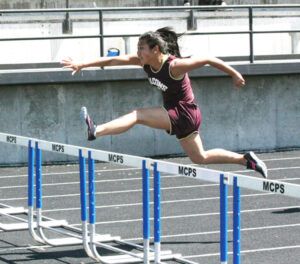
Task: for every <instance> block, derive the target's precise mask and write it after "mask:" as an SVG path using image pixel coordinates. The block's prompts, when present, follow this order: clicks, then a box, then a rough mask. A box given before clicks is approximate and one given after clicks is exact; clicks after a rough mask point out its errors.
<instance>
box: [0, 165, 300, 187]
mask: <svg viewBox="0 0 300 264" xmlns="http://www.w3.org/2000/svg"><path fill="white" fill-rule="evenodd" d="M294 169H300V167H286V168H273V169H268V170H269V171H275V170H294ZM246 171H249V172H250V171H251V170H241V171H229V172H231V173H235V172H236V173H241V172H246ZM252 172H253V171H252ZM182 177H183V176H181V175H163V176H162V179H168V178H182ZM150 178H152V177H150ZM0 179H1V176H0ZM299 179H300V178H282V179H276V180H277V181H292V180H299ZM122 181H124V182H125V181H141V177H137V178H121V179H105V180H98V181H97V180H96V181H95V183H108V182H114V183H115V182H122ZM78 184H79V181H73V182H62V183H59V182H56V183H44V184H43V187H50V186H55V187H57V186H59V185H78ZM217 185H218V184H210V186H217ZM27 186H28V185H27V184H25V185H15V186H1V187H0V189H12V188H27ZM205 186H206V187H207V186H208V185H205Z"/></svg>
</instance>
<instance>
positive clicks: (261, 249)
mask: <svg viewBox="0 0 300 264" xmlns="http://www.w3.org/2000/svg"><path fill="white" fill-rule="evenodd" d="M298 248H300V245H292V246H283V247H273V248H258V249H249V250H241V254H248V253H259V252H267V251H279V250H290V249H298ZM232 254H233V252H231V251H230V252H228V255H232ZM215 256H220V253H208V254H201V255H190V256H183V257H182V258H185V259H193V258H207V257H215Z"/></svg>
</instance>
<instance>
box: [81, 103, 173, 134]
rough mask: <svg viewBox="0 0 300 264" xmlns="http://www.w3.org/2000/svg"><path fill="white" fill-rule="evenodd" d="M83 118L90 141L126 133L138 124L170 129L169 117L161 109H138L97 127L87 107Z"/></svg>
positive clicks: (83, 112)
mask: <svg viewBox="0 0 300 264" xmlns="http://www.w3.org/2000/svg"><path fill="white" fill-rule="evenodd" d="M81 116H82V117H83V118H84V120H85V122H86V124H87V126H88V139H89V140H93V139H95V138H96V137H100V136H105V135H115V134H121V133H124V132H126V131H127V130H129V129H130V128H132V127H133V126H134V125H136V124H141V125H145V126H149V127H152V128H158V129H164V130H169V129H170V119H169V115H168V113H167V112H166V111H165V110H164V109H163V108H161V107H154V108H144V109H137V110H134V111H132V112H130V113H128V114H126V115H123V116H121V117H119V118H117V119H114V120H112V121H110V122H107V123H104V124H100V125H97V126H96V125H95V124H94V122H93V121H92V119H91V118H90V116H89V114H88V112H87V109H86V108H85V107H82V109H81Z"/></svg>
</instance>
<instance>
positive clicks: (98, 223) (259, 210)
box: [71, 205, 299, 227]
mask: <svg viewBox="0 0 300 264" xmlns="http://www.w3.org/2000/svg"><path fill="white" fill-rule="evenodd" d="M294 208H299V205H294V206H284V207H272V208H262V209H249V210H241V213H258V212H265V211H273V210H286V209H294ZM232 213H233V212H232V211H228V214H232ZM219 214H220V212H213V213H201V214H184V215H171V216H162V217H161V219H179V218H180V219H182V218H191V217H206V216H214V215H219ZM150 220H153V218H150ZM141 221H142V218H136V219H124V220H117V221H102V222H96V223H95V224H96V225H105V224H123V223H132V222H141ZM80 225H82V223H80V224H72V225H71V226H74V227H75V226H80Z"/></svg>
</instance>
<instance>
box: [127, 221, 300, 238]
mask: <svg viewBox="0 0 300 264" xmlns="http://www.w3.org/2000/svg"><path fill="white" fill-rule="evenodd" d="M299 226H300V224H288V225H274V226H258V227H251V228H242V229H241V231H242V232H250V231H251V232H252V231H260V230H271V229H283V228H294V227H299ZM228 232H229V233H232V232H233V230H232V229H228ZM218 234H220V230H214V231H206V232H196V233H182V234H176V235H162V236H161V238H176V237H192V236H206V235H218ZM152 238H153V237H151V239H152ZM124 240H125V241H139V240H143V237H134V238H125V239H124Z"/></svg>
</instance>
